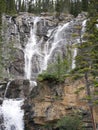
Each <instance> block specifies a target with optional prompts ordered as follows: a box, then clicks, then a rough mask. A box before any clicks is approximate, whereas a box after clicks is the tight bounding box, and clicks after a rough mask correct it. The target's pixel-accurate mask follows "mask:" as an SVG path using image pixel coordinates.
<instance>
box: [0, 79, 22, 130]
mask: <svg viewBox="0 0 98 130" xmlns="http://www.w3.org/2000/svg"><path fill="white" fill-rule="evenodd" d="M10 83H11V81H9V82H8V83H7V86H6V89H5V93H4V100H3V103H2V105H1V106H0V117H1V118H0V130H24V120H23V116H24V110H21V106H22V105H23V102H24V100H23V99H20V100H19V99H7V98H6V94H7V91H8V88H9V85H10Z"/></svg>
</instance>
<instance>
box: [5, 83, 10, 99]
mask: <svg viewBox="0 0 98 130" xmlns="http://www.w3.org/2000/svg"><path fill="white" fill-rule="evenodd" d="M10 83H11V81H9V82H8V83H7V86H6V89H5V92H4V98H6V94H7V90H8V88H9V85H10Z"/></svg>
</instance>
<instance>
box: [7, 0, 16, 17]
mask: <svg viewBox="0 0 98 130" xmlns="http://www.w3.org/2000/svg"><path fill="white" fill-rule="evenodd" d="M6 4H7V5H6V12H7V13H8V14H11V15H12V14H15V13H16V5H15V1H14V0H7V2H6Z"/></svg>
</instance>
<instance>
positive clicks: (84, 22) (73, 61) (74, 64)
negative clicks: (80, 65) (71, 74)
mask: <svg viewBox="0 0 98 130" xmlns="http://www.w3.org/2000/svg"><path fill="white" fill-rule="evenodd" d="M86 22H87V19H86V20H84V21H83V22H82V30H81V38H82V42H84V40H83V35H84V33H85V31H86ZM77 43H80V39H77ZM77 51H78V49H77V48H76V47H75V48H74V49H73V57H72V69H74V68H75V67H76V63H75V62H76V61H75V57H76V56H77Z"/></svg>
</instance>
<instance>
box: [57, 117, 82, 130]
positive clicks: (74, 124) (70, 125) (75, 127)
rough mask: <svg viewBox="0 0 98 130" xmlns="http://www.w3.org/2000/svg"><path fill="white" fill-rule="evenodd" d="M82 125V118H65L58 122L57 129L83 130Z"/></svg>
mask: <svg viewBox="0 0 98 130" xmlns="http://www.w3.org/2000/svg"><path fill="white" fill-rule="evenodd" d="M81 124H82V123H81V119H80V117H78V116H65V117H63V118H62V119H60V120H59V121H58V122H57V128H59V130H79V129H81V130H82V128H81Z"/></svg>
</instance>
